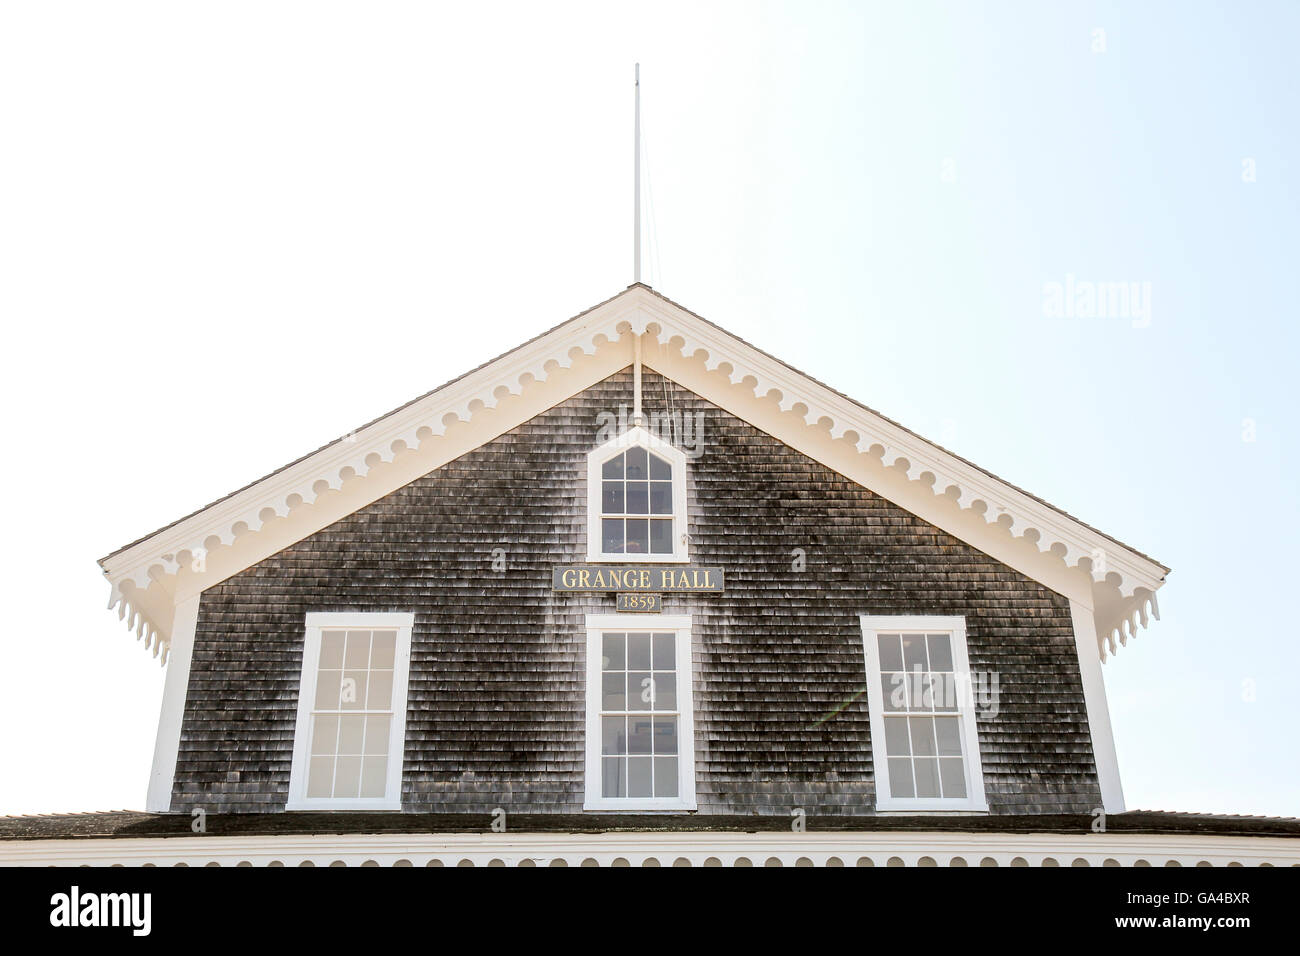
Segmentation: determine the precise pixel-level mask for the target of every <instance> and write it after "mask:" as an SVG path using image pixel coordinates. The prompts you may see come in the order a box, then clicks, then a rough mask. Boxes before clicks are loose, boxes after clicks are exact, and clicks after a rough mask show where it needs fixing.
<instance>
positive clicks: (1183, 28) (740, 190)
mask: <svg viewBox="0 0 1300 956" xmlns="http://www.w3.org/2000/svg"><path fill="white" fill-rule="evenodd" d="M1135 7H1140V9H1134V8H1135ZM1099 28H1100V29H1102V30H1104V31H1105V35H1104V42H1105V51H1104V52H1094V51H1093V47H1094V45H1096V43H1097V36H1096V35H1095V34H1094V31H1095V30H1097V29H1099ZM1298 28H1300V7H1297V6H1295V5H1294V4H1286V3H1275V4H1270V3H1252V4H1249V5H1242V4H1234V5H1226V6H1225V5H1220V4H1208V3H1196V4H1193V3H1172V2H1171V3H1146V4H1141V5H1132V4H1126V5H1111V4H1099V3H1066V4H1044V3H1038V2H1025V3H996V4H989V5H987V6H983V7H981V6H978V5H975V4H970V3H952V4H928V3H918V2H908V3H897V4H872V3H830V2H824V3H798V4H763V3H758V2H742V3H730V4H724V3H713V4H705V3H688V4H673V3H663V2H661V3H655V4H647V3H644V2H641V3H609V2H605V3H599V4H592V5H580V4H558V3H552V4H519V5H513V4H451V3H446V4H432V3H409V4H408V3H383V4H376V3H350V4H343V3H322V2H313V3H275V2H256V3H237V2H227V3H221V4H215V3H212V4H197V3H176V2H160V3H133V2H118V3H114V4H103V3H69V2H61V3H40V4H37V3H16V2H5V3H2V4H0V322H2V323H3V329H4V342H5V347H4V351H3V353H2V354H3V362H4V374H3V376H2V377H0V389H3V395H2V397H3V401H4V405H5V407H6V409H7V415H6V419H7V422H8V427H7V432H8V434H7V439H8V440H7V442H6V446H7V451H6V453H5V461H4V467H3V469H0V482H3V491H4V494H5V500H6V501H7V502H8V505H9V514H8V518H7V521H6V526H7V528H8V529H9V530H8V534H7V539H8V541H7V544H8V546H7V547H6V548H5V549H4V551H3V557H0V562H2V563H3V568H2V571H3V580H5V581H6V582H7V584H8V585H9V588H10V591H9V594H8V600H7V601H6V614H7V618H8V627H7V628H6V629H5V635H6V636H5V637H4V638H3V649H4V657H3V660H4V662H5V664H6V669H7V673H8V675H9V680H8V682H7V684H8V691H7V693H5V694H3V695H0V756H2V757H3V760H2V761H0V763H2V764H3V767H4V769H3V771H0V812H9V813H18V812H43V811H66V810H77V809H113V808H122V807H127V808H139V807H142V806H143V804H144V796H145V790H146V785H147V777H148V772H149V766H150V761H151V758H152V749H153V741H154V733H155V728H156V721H157V715H158V705H159V701H160V697H161V691H162V677H163V672H162V670H161V669H160V668H159V667H158V665H157V662H156V661H155V660H153V659H152V658H150V657H148V656H147V655H146V653H145V652H144V651H143V650H142V649H141V648H140V646H139V645H138V644H136V643H135V641H134V640H133V637H132V635H130V634H128V633H127V632H126V630H125V628H124V627H123V626H122V625H121V624H119V623H118V621H117V619H116V616H115V615H112V614H110V613H109V612H108V611H106V610H105V609H104V608H105V604H106V601H107V597H108V587H107V585H106V584H105V583H104V581H103V579H102V576H101V575H100V573H99V569H98V567H97V566H96V564H95V559H96V558H98V557H100V556H102V555H104V554H106V553H108V552H109V551H112V550H114V549H115V548H117V547H118V546H120V545H122V544H124V543H126V542H127V541H130V540H133V539H134V538H136V537H138V536H139V535H141V534H143V533H145V532H148V531H151V530H153V529H154V528H157V527H159V526H160V525H163V524H165V523H167V522H169V521H171V520H173V519H174V518H177V517H179V516H180V515H182V514H185V513H187V512H189V511H191V510H192V509H194V508H195V507H197V506H199V505H202V504H204V503H206V502H208V501H211V500H212V499H214V498H217V497H219V496H221V495H223V494H225V493H227V492H229V491H231V490H232V489H234V488H236V487H239V486H240V485H243V484H244V483H246V482H247V481H248V480H250V479H252V478H255V477H258V476H260V475H262V474H265V473H266V472H268V471H270V470H272V469H273V468H275V467H277V466H279V465H281V464H283V463H284V462H286V461H289V460H291V459H293V458H296V457H298V456H299V455H300V454H302V453H303V452H305V451H307V450H310V449H313V448H315V447H317V446H319V445H320V444H322V443H324V442H325V441H327V440H329V439H332V438H334V437H336V436H337V435H339V434H341V433H343V432H345V431H347V430H348V429H349V428H351V427H352V426H354V425H358V424H360V423H362V422H365V421H368V420H370V419H371V418H373V417H375V416H376V415H379V414H381V413H383V412H385V411H387V410H389V409H391V408H393V407H395V406H397V405H399V404H401V403H403V402H405V401H407V400H408V399H410V398H411V397H413V396H415V395H417V394H419V393H422V392H424V391H426V390H428V389H429V388H431V387H433V386H435V385H438V384H441V383H442V382H444V381H446V380H448V379H450V378H453V377H454V376H456V375H458V374H460V373H461V372H464V371H466V370H467V369H469V368H472V367H474V366H476V365H478V364H479V363H481V362H482V361H484V360H486V359H488V358H491V357H492V356H495V355H497V354H499V353H501V352H503V351H506V350H507V349H509V348H511V347H513V346H514V345H516V344H518V343H519V342H521V341H523V340H525V339H527V338H529V337H531V336H532V335H535V334H536V333H537V332H539V331H541V330H543V329H545V328H548V327H550V326H551V325H554V324H555V323H557V322H559V321H561V320H563V319H565V318H567V317H569V316H571V315H573V314H575V313H577V312H579V311H581V310H582V309H584V308H586V307H587V306H590V305H592V304H594V303H596V302H598V301H600V300H602V299H604V298H607V297H608V296H610V295H612V294H614V293H615V292H617V291H619V290H621V289H622V288H623V287H625V286H626V285H627V284H628V283H629V282H630V281H631V250H630V246H631V159H632V157H631V152H632V150H631V133H632V129H631V105H632V90H631V76H632V64H633V62H634V61H637V60H640V62H641V64H642V80H643V111H644V126H645V134H646V140H647V142H646V153H647V172H648V174H649V189H648V192H649V193H650V194H652V198H653V203H652V204H651V205H648V206H647V210H646V212H647V219H648V223H647V242H648V243H650V244H651V251H652V253H653V256H652V260H651V266H650V268H649V270H648V274H647V276H646V278H647V279H648V280H649V281H650V282H651V283H652V284H653V285H654V286H655V287H656V288H658V289H659V290H661V291H663V292H664V293H665V294H667V295H669V296H670V297H672V298H674V299H676V300H677V301H679V302H681V303H682V304H684V305H685V306H687V307H688V308H690V309H693V310H694V311H696V312H699V313H701V314H702V315H704V316H706V317H708V318H710V319H712V320H714V321H716V322H718V323H720V324H722V325H723V326H725V327H726V328H728V329H731V330H732V331H734V332H736V333H737V334H739V335H741V336H743V337H744V338H746V339H748V340H749V341H752V342H754V343H755V344H757V345H758V346H760V347H762V348H764V349H766V350H767V351H770V352H772V353H774V354H776V355H778V356H780V357H782V358H783V359H785V360H787V361H789V362H790V363H791V364H793V365H794V366H796V367H798V368H800V369H803V370H805V371H807V372H809V373H811V374H813V375H815V376H816V377H818V378H820V379H822V380H823V381H826V382H828V383H830V384H831V385H833V386H835V387H837V388H839V389H841V390H843V391H845V392H847V393H849V394H851V395H853V396H855V397H857V398H859V399H861V400H862V401H864V402H866V403H867V404H869V405H871V406H872V407H874V408H877V409H879V410H881V411H882V412H884V413H885V414H887V415H890V416H891V417H893V418H895V419H896V420H899V421H901V422H902V423H903V424H905V425H908V426H910V427H912V428H914V429H916V430H918V431H920V432H921V433H922V434H925V435H928V436H931V437H933V438H935V439H936V440H939V441H941V442H942V443H943V444H945V445H947V446H948V447H951V448H953V449H954V450H955V451H957V452H958V453H960V454H961V455H963V456H965V457H968V458H971V459H973V460H975V461H977V462H979V463H980V464H982V465H984V466H985V467H987V468H989V469H991V470H992V471H994V472H995V473H997V474H999V475H1002V476H1004V477H1006V478H1007V479H1008V480H1010V481H1012V482H1014V483H1016V484H1018V485H1020V486H1022V487H1025V488H1028V489H1029V490H1031V491H1033V492H1034V493H1036V494H1039V495H1041V496H1043V497H1045V498H1047V499H1048V500H1049V501H1052V502H1053V503H1055V504H1058V505H1060V506H1062V507H1064V508H1066V509H1067V510H1069V511H1070V512H1071V513H1073V514H1076V515H1078V516H1079V517H1081V518H1083V519H1084V520H1086V521H1088V522H1090V523H1092V524H1094V525H1097V526H1099V527H1101V528H1102V529H1104V530H1105V531H1107V532H1109V533H1111V534H1114V535H1115V536H1117V537H1119V538H1120V539H1121V540H1123V541H1126V542H1128V543H1130V544H1132V545H1133V546H1135V547H1137V548H1139V549H1140V550H1143V551H1146V552H1147V553H1149V554H1152V555H1154V556H1155V557H1157V558H1158V559H1160V560H1161V561H1163V562H1164V563H1166V564H1169V565H1171V566H1172V567H1173V568H1174V573H1173V574H1172V575H1171V577H1170V583H1169V584H1168V585H1167V586H1166V587H1165V588H1164V589H1163V590H1162V591H1161V595H1160V602H1161V608H1162V610H1163V612H1164V620H1163V621H1161V622H1160V623H1158V624H1156V625H1155V628H1154V630H1152V631H1148V632H1144V633H1143V635H1142V636H1141V638H1140V639H1139V640H1138V641H1137V642H1136V643H1135V644H1133V645H1131V646H1130V647H1128V648H1126V649H1123V650H1122V651H1121V653H1120V655H1119V656H1118V658H1117V659H1115V660H1113V661H1111V662H1109V663H1108V664H1107V665H1106V667H1105V674H1106V680H1107V685H1108V690H1109V693H1110V695H1111V705H1112V712H1113V716H1114V721H1115V728H1116V738H1117V745H1118V750H1119V755H1120V764H1121V771H1122V775H1123V781H1124V787H1125V791H1126V796H1127V799H1128V804H1129V806H1130V807H1133V808H1139V807H1140V808H1156V809H1184V810H1205V811H1223V810H1226V811H1235V812H1243V813H1269V814H1300V760H1298V759H1297V746H1296V742H1295V734H1294V728H1295V723H1296V722H1295V707H1294V701H1295V689H1294V688H1293V687H1292V686H1291V682H1292V680H1293V679H1294V678H1295V676H1296V674H1297V672H1300V667H1298V665H1300V656H1298V654H1297V650H1296V639H1297V636H1298V635H1297V627H1296V624H1295V619H1294V618H1293V617H1291V615H1290V613H1289V610H1288V608H1289V602H1288V595H1289V594H1291V593H1293V591H1294V577H1295V574H1294V569H1293V557H1292V555H1293V542H1294V541H1295V540H1296V539H1297V536H1298V534H1300V510H1298V506H1297V496H1296V494H1295V491H1296V480H1295V475H1296V467H1297V453H1296V432H1295V415H1296V411H1297V409H1298V408H1300V401H1298V400H1297V399H1298V398H1300V396H1297V385H1296V375H1295V364H1296V357H1297V352H1298V351H1300V349H1297V333H1296V328H1295V315H1296V308H1295V290H1294V278H1293V277H1294V272H1295V263H1296V262H1297V260H1298V256H1297V252H1300V248H1298V247H1300V242H1298V241H1297V240H1298V237H1297V231H1298V229H1300V225H1298V224H1300V215H1298V213H1300V210H1298V209H1297V161H1296V157H1297V152H1298V149H1297V148H1298V147H1300V138H1298V134H1297V127H1296V124H1295V122H1294V115H1295V113H1294V111H1295V103H1296V102H1297V100H1300V89H1298V88H1297V87H1298V85H1300V84H1298V83H1297V77H1298V75H1300V73H1298V71H1297V67H1296V61H1295V55H1294V49H1293V46H1292V45H1293V41H1294V37H1295V36H1296V35H1297V32H1298ZM1244 160H1252V161H1253V168H1254V170H1255V181H1254V182H1244V181H1243V176H1242V173H1243V168H1244V167H1243V161H1244ZM945 173H948V174H949V175H946V176H945ZM651 213H653V216H651ZM1067 275H1072V276H1074V277H1076V279H1077V280H1084V281H1093V282H1119V281H1132V282H1139V283H1144V282H1149V283H1151V306H1152V307H1151V320H1150V324H1149V325H1147V326H1146V327H1134V323H1133V322H1132V321H1129V320H1126V319H1097V318H1070V319H1059V318H1057V319H1053V318H1048V317H1046V316H1045V315H1044V307H1043V300H1044V285H1045V283H1049V282H1062V283H1063V282H1065V281H1066V277H1067ZM1247 419H1249V420H1251V421H1253V423H1254V436H1253V437H1254V440H1253V441H1244V440H1243V433H1244V432H1248V431H1249V425H1248V423H1246V420H1247Z"/></svg>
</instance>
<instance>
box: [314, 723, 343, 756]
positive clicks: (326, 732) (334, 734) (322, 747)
mask: <svg viewBox="0 0 1300 956" xmlns="http://www.w3.org/2000/svg"><path fill="white" fill-rule="evenodd" d="M338 742H339V719H338V718H337V717H317V718H316V726H315V730H314V731H313V732H312V735H311V752H312V753H313V754H321V755H328V756H330V757H333V756H334V755H335V754H336V753H338Z"/></svg>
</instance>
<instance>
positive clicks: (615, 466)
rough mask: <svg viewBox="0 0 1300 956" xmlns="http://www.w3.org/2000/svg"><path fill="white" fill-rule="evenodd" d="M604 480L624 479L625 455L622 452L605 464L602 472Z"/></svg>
mask: <svg viewBox="0 0 1300 956" xmlns="http://www.w3.org/2000/svg"><path fill="white" fill-rule="evenodd" d="M600 473H601V477H603V478H622V477H623V455H622V453H621V452H620V453H619V454H617V455H615V456H614V457H613V458H611V459H610V460H609V461H607V462H605V464H604V466H603V467H602V468H601V470H600Z"/></svg>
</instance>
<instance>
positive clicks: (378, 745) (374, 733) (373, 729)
mask: <svg viewBox="0 0 1300 956" xmlns="http://www.w3.org/2000/svg"><path fill="white" fill-rule="evenodd" d="M391 730H392V718H391V717H367V718H366V754H367V755H369V756H371V757H383V756H386V755H387V754H388V736H389V732H390V731H391Z"/></svg>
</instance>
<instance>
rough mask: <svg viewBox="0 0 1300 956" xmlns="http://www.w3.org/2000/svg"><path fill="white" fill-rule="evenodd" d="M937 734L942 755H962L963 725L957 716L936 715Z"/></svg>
mask: <svg viewBox="0 0 1300 956" xmlns="http://www.w3.org/2000/svg"><path fill="white" fill-rule="evenodd" d="M934 729H935V736H936V737H937V738H938V742H939V756H940V757H960V756H961V727H960V724H959V723H958V721H957V718H956V717H936V718H935V720H934Z"/></svg>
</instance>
